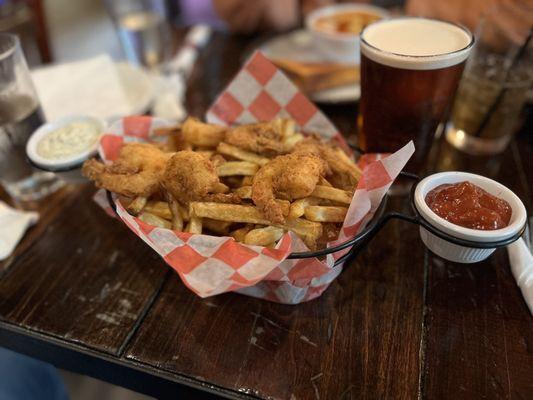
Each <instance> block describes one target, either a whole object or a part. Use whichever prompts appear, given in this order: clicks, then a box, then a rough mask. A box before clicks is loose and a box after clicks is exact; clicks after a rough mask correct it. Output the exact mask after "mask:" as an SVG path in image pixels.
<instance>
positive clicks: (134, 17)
mask: <svg viewBox="0 0 533 400" xmlns="http://www.w3.org/2000/svg"><path fill="white" fill-rule="evenodd" d="M106 6H107V9H108V11H109V13H110V15H111V17H112V19H113V22H114V24H115V27H116V29H117V33H118V36H119V40H120V43H121V45H122V48H123V50H124V53H125V55H126V58H127V59H128V61H130V62H131V63H133V64H136V65H141V66H145V67H148V68H150V69H153V68H156V67H157V66H159V65H160V64H161V63H163V62H164V61H166V60H167V59H168V57H169V54H170V50H171V36H170V27H169V25H168V23H167V15H166V7H165V1H164V0H107V1H106Z"/></svg>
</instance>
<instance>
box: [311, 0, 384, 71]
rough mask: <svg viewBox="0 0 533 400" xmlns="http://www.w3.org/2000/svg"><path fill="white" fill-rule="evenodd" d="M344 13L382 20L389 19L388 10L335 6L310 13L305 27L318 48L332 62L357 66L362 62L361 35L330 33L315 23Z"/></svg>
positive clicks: (361, 6)
mask: <svg viewBox="0 0 533 400" xmlns="http://www.w3.org/2000/svg"><path fill="white" fill-rule="evenodd" d="M343 11H361V12H367V13H369V14H375V15H377V16H379V17H381V18H382V19H385V18H388V17H389V13H388V12H387V10H385V9H383V8H380V7H375V6H371V5H366V4H334V5H331V6H326V7H321V8H318V9H316V10H315V11H313V12H312V13H310V14H309V15H308V16H307V17H306V19H305V25H306V27H307V29H308V30H309V32H311V34H312V35H313V38H314V39H315V43H316V46H317V48H318V49H319V50H320V51H321V52H322V53H323V54H324V55H325V56H327V57H328V58H329V59H330V60H331V61H335V62H340V63H346V64H356V65H358V64H359V63H360V61H361V57H360V54H359V34H353V33H328V32H323V31H321V30H319V29H316V26H315V22H316V21H317V19H319V18H321V17H325V16H328V15H333V14H337V13H339V12H343Z"/></svg>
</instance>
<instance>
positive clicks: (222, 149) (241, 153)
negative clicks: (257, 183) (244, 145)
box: [217, 142, 270, 165]
mask: <svg viewBox="0 0 533 400" xmlns="http://www.w3.org/2000/svg"><path fill="white" fill-rule="evenodd" d="M217 151H218V152H219V153H221V154H225V155H227V156H230V157H233V158H236V159H238V160H242V161H249V162H252V163H254V164H258V165H265V164H266V163H267V162H269V161H270V160H269V159H268V158H266V157H262V156H260V155H259V154H255V153H252V152H250V151H246V150H243V149H241V148H239V147H237V146H233V145H231V144H227V143H224V142H221V143H220V144H219V145H218V147H217Z"/></svg>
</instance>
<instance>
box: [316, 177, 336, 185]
mask: <svg viewBox="0 0 533 400" xmlns="http://www.w3.org/2000/svg"><path fill="white" fill-rule="evenodd" d="M318 184H319V185H322V186H329V187H332V186H333V185H332V184H331V183H329V182H328V180H327V179H326V178H324V177H323V176H321V177H320V178H318Z"/></svg>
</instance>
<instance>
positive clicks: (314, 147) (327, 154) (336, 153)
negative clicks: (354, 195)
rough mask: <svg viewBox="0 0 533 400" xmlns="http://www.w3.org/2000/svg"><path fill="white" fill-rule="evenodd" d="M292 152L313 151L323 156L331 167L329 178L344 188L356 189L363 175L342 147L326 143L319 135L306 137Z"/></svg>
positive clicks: (334, 183) (337, 185)
mask: <svg viewBox="0 0 533 400" xmlns="http://www.w3.org/2000/svg"><path fill="white" fill-rule="evenodd" d="M292 153H313V154H317V155H319V156H320V157H322V159H324V160H325V161H326V162H327V163H328V166H329V168H330V169H331V175H330V176H328V179H329V180H330V181H331V183H333V185H334V186H336V187H339V188H342V189H344V190H354V189H355V186H356V185H357V182H358V181H359V178H360V177H361V170H360V169H359V168H358V167H357V166H356V165H355V164H353V163H352V162H351V161H350V160H349V159H348V156H347V155H346V153H344V151H343V150H342V149H341V148H340V147H336V146H333V145H331V144H327V143H324V142H322V141H321V140H320V139H319V138H317V137H309V138H305V139H304V140H301V141H300V142H298V143H296V145H295V146H294V149H293V150H292Z"/></svg>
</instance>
